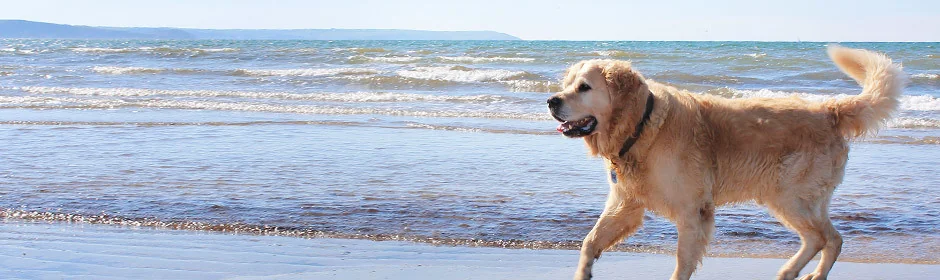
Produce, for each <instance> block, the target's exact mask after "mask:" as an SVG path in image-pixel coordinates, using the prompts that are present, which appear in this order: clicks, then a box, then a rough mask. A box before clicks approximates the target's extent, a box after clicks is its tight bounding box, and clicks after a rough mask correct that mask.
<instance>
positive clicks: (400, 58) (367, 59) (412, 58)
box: [346, 55, 422, 63]
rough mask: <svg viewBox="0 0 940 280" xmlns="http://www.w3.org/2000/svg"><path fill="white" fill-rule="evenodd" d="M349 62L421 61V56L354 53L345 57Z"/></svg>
mask: <svg viewBox="0 0 940 280" xmlns="http://www.w3.org/2000/svg"><path fill="white" fill-rule="evenodd" d="M346 60H347V62H349V63H369V62H384V63H413V62H418V61H421V60H422V58H421V57H416V56H364V55H354V56H350V57H348V58H346Z"/></svg>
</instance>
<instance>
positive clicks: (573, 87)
mask: <svg viewBox="0 0 940 280" xmlns="http://www.w3.org/2000/svg"><path fill="white" fill-rule="evenodd" d="M562 87H563V90H562V91H561V92H559V93H556V94H554V95H552V97H551V98H549V99H548V108H549V110H550V111H551V113H552V117H554V118H555V119H556V120H558V121H559V122H561V125H559V126H558V131H559V132H561V133H562V134H564V135H565V136H568V137H572V138H575V137H585V136H591V135H594V134H598V135H604V134H606V135H612V134H619V133H621V132H623V131H624V130H626V129H632V127H633V126H634V125H636V122H637V121H639V119H640V118H642V114H643V111H644V110H645V103H646V98H647V97H648V96H649V95H650V91H649V87H648V86H647V85H646V82H644V79H643V76H641V75H640V74H639V73H637V72H635V71H633V69H631V68H630V62H628V61H617V60H586V61H581V62H578V63H577V64H575V65H573V66H571V67H570V68H568V71H567V72H565V77H564V81H563V82H562ZM621 127H623V128H621ZM628 127H629V128H628Z"/></svg>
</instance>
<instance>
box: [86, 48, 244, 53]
mask: <svg viewBox="0 0 940 280" xmlns="http://www.w3.org/2000/svg"><path fill="white" fill-rule="evenodd" d="M71 50H72V51H73V52H80V53H135V52H149V53H163V54H204V53H219V52H237V51H239V49H237V48H175V47H138V48H98V47H75V48H71Z"/></svg>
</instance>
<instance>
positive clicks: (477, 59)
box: [437, 56, 535, 63]
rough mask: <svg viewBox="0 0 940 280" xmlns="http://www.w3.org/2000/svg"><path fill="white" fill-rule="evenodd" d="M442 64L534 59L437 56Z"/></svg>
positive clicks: (532, 59)
mask: <svg viewBox="0 0 940 280" xmlns="http://www.w3.org/2000/svg"><path fill="white" fill-rule="evenodd" d="M437 58H438V59H439V60H441V61H443V62H461V63H493V62H533V61H535V58H531V57H503V56H493V57H474V56H439V57H437Z"/></svg>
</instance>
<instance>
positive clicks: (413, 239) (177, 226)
mask: <svg viewBox="0 0 940 280" xmlns="http://www.w3.org/2000/svg"><path fill="white" fill-rule="evenodd" d="M10 222H13V223H24V224H64V225H70V226H84V225H88V226H112V227H119V228H124V229H128V230H155V231H181V232H191V233H202V234H222V235H235V236H258V237H283V238H296V239H343V240H361V241H370V242H404V243H410V244H414V245H427V246H437V247H458V248H494V249H506V250H539V251H541V250H561V251H577V250H579V249H580V245H581V244H580V242H551V241H526V240H482V239H457V238H433V237H427V236H404V235H397V234H350V233H335V232H325V231H317V230H309V229H294V228H285V227H275V226H258V225H250V224H237V223H236V224H214V223H205V222H192V221H161V220H159V219H151V218H139V219H132V218H126V217H120V216H112V215H107V214H101V215H81V214H65V213H55V212H39V211H24V210H14V209H3V208H0V224H2V223H10ZM873 240H874V239H873ZM871 241H872V240H866V241H865V242H871ZM875 241H877V240H875ZM667 243H668V242H667ZM716 244H719V245H718V246H721V247H720V248H716V247H718V246H716ZM632 245H633V246H631V244H630V243H629V240H627V241H626V242H625V243H621V244H619V245H617V246H615V247H614V248H612V249H609V250H606V251H605V255H606V254H609V253H614V252H616V253H626V254H653V255H668V256H673V255H674V254H675V251H674V246H675V244H674V242H671V243H669V244H666V245H646V246H641V245H637V244H632ZM855 245H856V246H857V245H858V244H855ZM914 247H916V246H914V245H908V247H905V248H897V250H909V249H913V248H914ZM798 248H799V245H798V244H796V245H795V246H794V248H793V250H792V252H790V251H787V252H784V253H782V254H770V253H765V252H745V251H746V250H748V249H750V248H749V247H748V245H747V244H737V243H735V242H727V241H722V240H712V241H711V242H710V247H709V252H708V253H706V257H708V258H727V259H784V260H785V259H787V258H789V257H790V255H792V254H793V253H796V249H798ZM716 251H717V252H716ZM846 251H847V250H846V248H845V247H844V248H843V254H842V255H841V256H840V258H839V262H843V263H858V264H916V265H940V261H937V260H906V259H904V260H898V259H890V258H879V257H875V256H864V257H853V256H851V255H850V256H845V255H846ZM813 259H814V260H818V259H819V255H816V256H815V257H814V258H813Z"/></svg>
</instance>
